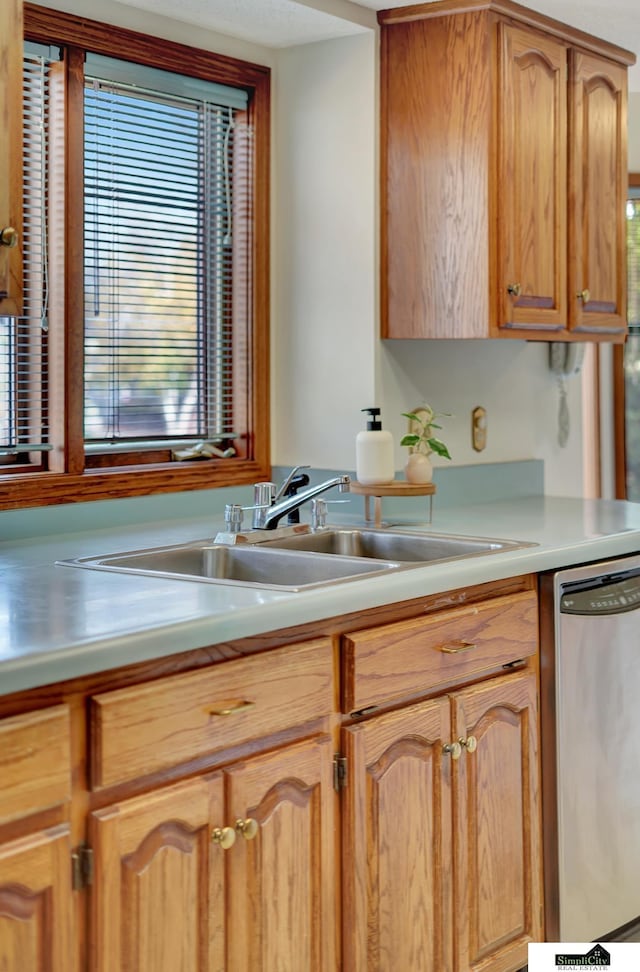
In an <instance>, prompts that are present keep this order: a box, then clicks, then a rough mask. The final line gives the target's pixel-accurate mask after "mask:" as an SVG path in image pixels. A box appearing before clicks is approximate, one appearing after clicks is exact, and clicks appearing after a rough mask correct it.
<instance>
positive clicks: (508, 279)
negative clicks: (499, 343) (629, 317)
mask: <svg viewBox="0 0 640 972" xmlns="http://www.w3.org/2000/svg"><path fill="white" fill-rule="evenodd" d="M379 19H380V22H381V24H382V72H381V78H382V125H381V132H382V336H383V337H386V338H425V337H426V338H456V337H462V338H483V337H518V338H527V339H537V340H547V341H549V340H572V339H575V340H581V341H584V340H613V341H622V340H624V335H625V332H626V291H625V288H626V258H625V222H624V204H625V198H626V110H627V109H626V98H627V95H626V73H627V66H628V65H629V64H631V63H633V62H634V60H635V58H634V55H632V54H630V53H628V52H626V51H622V50H621V49H619V48H615V47H613V46H612V45H609V44H606V43H604V42H600V41H598V40H597V39H596V38H592V37H589V36H587V35H585V34H582V33H579V32H577V31H573V30H572V29H571V28H570V27H567V26H565V25H563V24H559V23H558V22H556V21H553V20H550V19H548V18H546V17H543V16H541V15H539V14H536V13H534V12H532V11H529V10H527V9H526V8H524V7H521V6H519V5H518V4H515V3H511V2H509V0H486V2H480V3H474V4H473V6H472V9H469V4H467V3H464V2H458V0H439V2H435V3H430V4H428V5H426V4H425V5H422V6H418V7H410V8H400V9H395V10H388V11H382V12H381V13H380V14H379Z"/></svg>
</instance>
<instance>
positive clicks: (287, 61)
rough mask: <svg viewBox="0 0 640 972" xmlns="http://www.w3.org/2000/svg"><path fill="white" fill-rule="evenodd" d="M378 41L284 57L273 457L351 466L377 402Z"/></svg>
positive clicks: (279, 90)
mask: <svg viewBox="0 0 640 972" xmlns="http://www.w3.org/2000/svg"><path fill="white" fill-rule="evenodd" d="M375 60H376V39H375V36H374V34H373V32H370V33H367V34H358V35H355V36H352V37H346V38H341V39H339V40H335V41H325V42H322V43H317V44H307V45H304V46H301V47H298V48H290V49H288V50H285V51H282V52H280V54H279V57H278V66H277V72H276V84H275V105H274V107H275V114H276V119H277V121H276V129H275V136H276V149H275V155H274V161H275V192H274V218H273V276H272V279H273V284H274V287H273V289H274V295H273V296H274V299H273V314H272V335H273V340H272V371H271V374H272V420H273V423H272V428H273V437H272V457H273V462H274V463H275V464H278V465H287V464H295V463H300V462H306V463H310V464H311V465H314V466H320V467H330V468H334V467H345V468H347V469H351V468H353V465H354V462H355V456H354V454H353V443H354V439H355V436H356V434H357V432H358V431H359V429H360V428H361V427H362V416H361V415H360V411H359V410H360V409H361V408H365V407H367V406H369V405H372V404H375V397H376V389H375V355H376V346H377V342H376V339H375V332H376V294H377V284H376V280H377V270H376V267H377V257H376V219H377V217H376V134H375V132H376V117H375V116H376V112H375V106H376V100H377V99H376V82H375Z"/></svg>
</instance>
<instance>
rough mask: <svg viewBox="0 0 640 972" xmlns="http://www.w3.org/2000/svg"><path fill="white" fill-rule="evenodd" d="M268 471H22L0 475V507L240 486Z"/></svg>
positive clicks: (241, 465) (227, 466) (180, 467)
mask: <svg viewBox="0 0 640 972" xmlns="http://www.w3.org/2000/svg"><path fill="white" fill-rule="evenodd" d="M270 475H271V468H270V466H269V465H267V464H261V463H259V462H256V461H254V460H248V459H230V460H225V459H201V460H194V461H193V462H170V463H162V464H157V465H145V466H127V467H117V468H108V469H105V468H103V469H95V470H88V471H86V472H85V473H83V474H80V475H72V474H70V473H62V474H61V473H34V472H30V473H26V472H25V473H24V474H14V475H10V476H5V477H2V478H0V510H15V509H26V508H29V507H37V506H56V505H58V504H62V503H86V502H91V501H93V500H104V499H123V498H126V497H133V496H148V495H151V494H156V493H178V492H189V491H191V490H196V489H216V488H220V487H223V486H240V485H247V484H251V483H254V482H257V481H260V480H264V479H268V478H269V477H270Z"/></svg>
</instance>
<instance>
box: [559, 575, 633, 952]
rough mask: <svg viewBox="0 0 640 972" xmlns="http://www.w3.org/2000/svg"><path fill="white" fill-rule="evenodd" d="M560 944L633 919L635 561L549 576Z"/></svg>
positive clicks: (596, 935) (589, 938)
mask: <svg viewBox="0 0 640 972" xmlns="http://www.w3.org/2000/svg"><path fill="white" fill-rule="evenodd" d="M555 609H556V610H555V628H556V635H555V708H556V761H557V765H556V771H557V847H558V893H559V897H558V903H559V932H560V936H559V940H560V941H573V942H589V941H593V940H595V939H597V938H601V937H604V936H605V935H607V934H609V933H611V932H613V931H614V930H615V929H617V928H620V927H621V926H623V925H625V924H627V923H629V922H631V921H633V920H634V919H636V918H637V917H638V916H640V557H635V558H625V559H624V560H619V561H608V562H606V563H601V564H596V565H591V566H589V567H583V568H577V569H575V570H568V571H562V572H560V573H558V574H556V575H555Z"/></svg>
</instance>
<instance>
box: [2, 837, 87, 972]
mask: <svg viewBox="0 0 640 972" xmlns="http://www.w3.org/2000/svg"><path fill="white" fill-rule="evenodd" d="M73 910H74V909H73V902H72V894H71V847H70V843H69V832H68V828H67V827H66V826H62V827H55V828H52V829H51V830H47V831H44V832H42V833H38V834H34V835H32V836H30V837H25V838H22V839H21V840H16V841H13V842H12V843H10V844H5V845H4V846H2V847H0V969H2V970H3V972H74V970H75V969H77V950H76V948H75V947H74V945H73V935H72V922H73Z"/></svg>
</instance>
